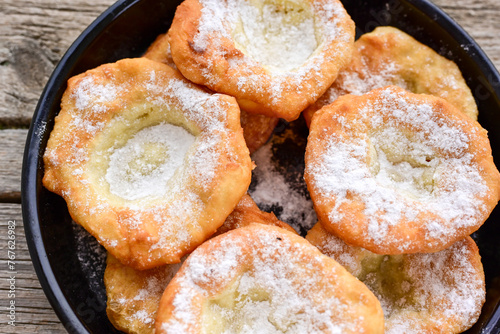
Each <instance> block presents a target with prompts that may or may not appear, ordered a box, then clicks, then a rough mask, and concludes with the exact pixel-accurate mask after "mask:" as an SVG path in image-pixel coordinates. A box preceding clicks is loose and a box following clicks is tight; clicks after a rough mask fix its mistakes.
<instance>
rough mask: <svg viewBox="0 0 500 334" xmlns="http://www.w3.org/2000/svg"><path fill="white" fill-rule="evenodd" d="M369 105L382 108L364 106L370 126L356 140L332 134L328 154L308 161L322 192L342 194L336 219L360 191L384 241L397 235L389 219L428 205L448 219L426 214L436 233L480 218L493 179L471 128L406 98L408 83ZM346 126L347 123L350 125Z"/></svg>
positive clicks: (377, 238) (372, 228)
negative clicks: (484, 172)
mask: <svg viewBox="0 0 500 334" xmlns="http://www.w3.org/2000/svg"><path fill="white" fill-rule="evenodd" d="M365 108H367V110H368V109H370V110H371V109H374V110H377V111H378V114H375V115H374V114H370V117H371V118H370V119H369V120H368V119H367V118H366V117H367V116H366V112H365V111H363V110H361V111H360V112H359V117H360V121H361V122H366V123H369V127H371V129H372V130H370V132H371V134H370V135H368V134H367V133H363V134H356V135H355V136H354V137H352V140H350V141H349V142H346V141H344V140H343V139H341V138H337V137H336V136H335V134H333V135H331V136H330V137H329V138H328V139H327V140H326V141H325V143H324V145H325V146H326V149H325V153H324V156H323V157H322V158H321V161H320V162H319V163H318V164H317V165H313V166H307V169H308V170H309V172H310V173H311V175H312V179H313V181H312V182H313V183H314V185H315V187H317V189H318V191H319V192H320V193H322V196H324V197H328V196H332V195H333V196H335V197H336V201H335V207H334V209H333V210H332V211H331V212H330V213H329V218H330V220H331V222H333V223H337V222H339V221H340V220H341V219H342V218H343V215H344V213H343V212H341V211H339V208H340V205H341V204H342V203H344V202H346V201H349V199H348V198H349V196H356V197H357V198H358V199H359V200H360V201H361V202H362V203H363V205H364V214H365V216H366V219H367V221H368V230H369V231H368V237H369V238H370V239H372V240H373V241H374V242H376V243H380V244H382V243H384V242H386V241H387V238H390V236H389V235H388V234H387V233H388V228H389V227H390V226H393V225H395V224H398V222H400V221H401V220H402V219H403V218H406V219H408V220H413V219H415V217H417V216H418V214H420V213H421V212H423V211H424V210H427V211H430V212H432V213H434V214H436V215H437V216H439V217H442V219H444V220H445V221H447V222H449V224H442V223H439V222H435V221H433V220H428V221H426V222H424V226H423V228H424V229H425V230H426V231H427V232H426V233H427V237H429V238H440V237H442V236H446V235H454V233H455V230H456V229H457V228H459V227H464V226H473V225H475V224H477V216H478V215H479V214H480V212H481V211H482V210H483V209H484V208H483V204H482V202H481V200H480V198H481V197H483V196H485V193H486V191H487V186H486V184H485V181H484V180H483V178H482V176H481V175H480V171H479V169H478V167H477V166H476V165H475V164H474V163H473V157H472V155H471V154H469V153H467V152H466V149H467V148H468V146H469V140H470V139H469V138H468V136H467V135H466V134H465V133H464V132H462V130H460V128H459V127H454V126H453V125H449V124H447V123H446V122H445V121H442V120H440V119H439V118H437V117H436V116H435V112H434V111H433V110H432V108H431V106H430V105H426V104H420V103H418V104H415V102H412V100H410V99H407V98H406V97H405V96H404V95H403V93H402V90H397V91H395V90H393V89H392V88H387V89H385V90H383V91H382V93H381V100H380V102H375V103H374V104H370V105H368V106H366V107H365ZM389 115H390V117H388V116H389ZM339 122H340V123H341V124H342V122H341V121H339ZM411 128H418V129H420V130H418V131H415V132H412V134H411V136H412V137H411V138H409V137H408V135H407V134H406V133H405V132H404V131H409V129H411ZM344 129H347V131H348V125H346V126H345V127H344ZM402 129H403V130H402ZM404 129H406V130H404ZM388 152H390V154H391V155H392V156H391V157H390V158H389V159H388V158H387V154H388ZM443 152H444V153H443ZM445 155H448V156H449V157H448V158H445V157H444V156H445ZM369 156H372V157H373V156H375V158H374V159H372V160H373V161H375V162H374V163H372V165H371V166H368V165H367V164H366V162H365V161H367V160H366V159H367V158H366V157H369ZM368 160H370V159H368ZM377 164H378V165H377ZM415 180H417V182H415ZM348 194H349V196H348ZM422 202H423V203H424V204H423V205H422V204H419V203H422ZM406 246H407V245H406V244H403V245H401V249H405V247H406Z"/></svg>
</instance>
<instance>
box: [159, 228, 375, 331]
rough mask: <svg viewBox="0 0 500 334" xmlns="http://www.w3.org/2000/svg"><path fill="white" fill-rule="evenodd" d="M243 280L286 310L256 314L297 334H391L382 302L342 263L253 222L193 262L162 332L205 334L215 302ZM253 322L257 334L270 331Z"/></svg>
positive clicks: (165, 300) (173, 295)
mask: <svg viewBox="0 0 500 334" xmlns="http://www.w3.org/2000/svg"><path fill="white" fill-rule="evenodd" d="M242 276H245V278H246V279H249V281H250V282H254V283H255V284H253V283H250V284H251V286H250V287H249V286H248V285H246V287H249V288H250V289H252V288H253V287H258V288H259V289H261V290H262V291H266V293H267V294H268V295H270V296H271V297H270V300H271V301H270V303H271V304H272V305H273V307H277V308H280V309H279V310H277V311H276V313H273V315H272V316H271V314H268V313H266V312H267V311H266V309H260V308H258V309H256V310H254V311H256V312H258V313H259V314H262V312H264V314H263V317H264V318H265V317H274V319H275V321H276V322H277V323H279V324H281V325H284V324H286V323H289V324H293V325H291V326H293V327H294V330H295V331H296V332H310V333H312V332H314V333H333V332H335V330H339V329H340V328H342V332H344V333H360V332H363V333H382V332H383V330H384V325H383V314H382V310H381V308H380V305H379V303H378V301H377V299H376V298H375V297H374V296H373V295H372V293H371V292H370V291H369V290H368V289H367V288H366V286H364V285H363V284H362V283H361V282H359V281H358V280H357V279H355V278H354V277H353V276H352V275H350V274H349V273H347V271H346V270H345V269H344V268H342V267H341V266H340V265H339V264H338V263H337V262H335V261H333V260H332V259H330V258H328V257H326V256H324V255H322V254H321V253H320V252H319V251H318V250H317V249H316V248H315V247H313V246H312V245H311V244H309V243H308V242H307V241H306V240H305V239H304V238H302V237H300V236H298V235H296V234H294V233H291V232H289V231H286V230H284V229H281V228H278V227H273V226H264V225H262V224H250V225H249V226H246V227H243V228H239V229H236V230H233V231H230V232H227V233H224V234H222V235H220V236H218V237H215V238H213V239H211V240H209V241H207V242H206V243H204V244H203V245H201V246H200V247H198V248H197V249H196V250H195V251H194V252H193V253H192V254H191V255H190V256H189V258H188V259H187V260H186V261H185V262H184V264H183V266H182V267H181V269H180V270H179V272H178V273H177V275H176V276H175V277H174V279H173V280H172V281H171V283H170V284H169V286H168V287H167V289H166V290H165V293H164V294H163V297H162V299H161V302H160V308H159V310H158V317H157V319H156V333H178V332H183V333H201V332H203V326H204V321H205V320H207V319H206V318H204V317H205V316H207V315H206V314H204V312H205V311H206V310H207V309H206V307H207V303H208V302H209V301H210V300H211V299H213V298H216V297H217V296H218V295H220V294H223V293H226V292H227V289H228V288H229V286H231V285H234V282H235V281H238V280H240V279H242V278H241V277H242ZM249 281H248V280H247V281H246V282H247V283H248V282H249ZM240 282H241V281H240ZM240 284H242V283H240ZM285 287H286V288H285ZM235 302H237V301H236V300H235ZM228 304H231V302H228ZM228 312H231V311H229V310H228ZM249 312H251V311H249ZM270 312H271V313H272V311H270ZM242 316H243V315H242ZM253 316H255V314H253ZM208 320H210V319H208ZM247 324H249V326H250V327H249V328H247V330H248V329H249V330H251V331H252V332H255V333H257V332H259V328H260V327H259V326H260V325H262V323H259V322H257V323H256V322H252V321H250V322H249V323H247ZM253 326H255V327H253ZM284 326H287V325H284ZM281 330H283V329H281Z"/></svg>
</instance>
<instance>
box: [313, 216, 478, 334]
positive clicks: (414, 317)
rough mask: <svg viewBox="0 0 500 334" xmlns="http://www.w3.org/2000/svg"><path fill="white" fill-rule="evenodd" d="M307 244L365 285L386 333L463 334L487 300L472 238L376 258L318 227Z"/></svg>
mask: <svg viewBox="0 0 500 334" xmlns="http://www.w3.org/2000/svg"><path fill="white" fill-rule="evenodd" d="M306 239H307V240H308V241H309V242H310V243H312V244H313V245H315V246H316V247H318V249H319V250H320V251H321V252H322V253H323V254H325V255H328V256H330V257H331V258H333V259H334V260H336V261H337V262H339V263H340V264H341V265H343V266H344V268H346V269H347V271H349V272H350V273H351V274H353V275H354V276H356V277H357V278H358V279H360V280H361V281H362V282H363V283H365V284H366V285H367V286H368V288H370V290H371V291H372V292H373V293H374V294H375V296H377V298H378V299H379V300H380V303H381V304H382V308H383V310H384V316H385V332H386V333H387V334H400V333H407V334H409V333H422V334H424V333H425V334H432V333H436V334H437V333H440V334H445V333H449V334H452V333H461V332H463V331H465V330H467V329H468V328H470V327H471V326H472V325H473V324H474V323H475V322H476V321H477V319H478V317H479V314H480V313H481V307H482V305H483V303H484V300H485V295H486V292H485V285H484V272H483V266H482V264H481V257H480V255H479V250H478V248H477V246H476V244H475V243H474V240H472V238H470V237H466V238H465V239H462V240H460V241H457V242H455V243H454V244H453V245H452V246H451V247H449V248H447V249H445V250H442V251H440V252H437V253H429V254H403V255H378V254H375V253H372V252H370V251H368V250H365V249H363V248H361V247H354V246H349V245H348V244H346V243H345V242H344V241H342V240H341V239H340V238H337V237H336V236H334V235H333V234H331V233H328V232H327V231H326V230H325V229H324V228H323V226H322V225H321V224H320V223H318V224H316V225H315V226H314V227H313V228H312V229H311V230H310V231H309V232H308V234H307V237H306Z"/></svg>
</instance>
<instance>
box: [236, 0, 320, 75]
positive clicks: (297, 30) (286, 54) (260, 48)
mask: <svg viewBox="0 0 500 334" xmlns="http://www.w3.org/2000/svg"><path fill="white" fill-rule="evenodd" d="M240 2H241V4H240V6H241V10H240V11H239V12H238V13H239V19H238V21H237V24H236V26H235V28H234V30H233V38H234V40H235V42H236V47H237V48H238V49H240V50H241V51H242V52H243V53H245V54H246V55H247V56H249V57H251V58H252V59H253V60H255V61H257V62H258V63H260V64H261V65H262V66H264V67H266V68H267V69H268V70H270V71H271V72H287V71H290V70H293V69H295V68H298V67H300V66H301V65H302V64H303V63H304V62H305V61H306V60H307V59H308V58H309V56H311V54H312V53H313V52H314V50H316V48H317V46H318V42H317V40H316V35H315V26H314V18H313V15H312V11H311V8H309V7H308V6H307V4H306V3H300V2H298V1H283V0H281V1H280V0H273V1H264V2H262V3H256V2H254V1H240Z"/></svg>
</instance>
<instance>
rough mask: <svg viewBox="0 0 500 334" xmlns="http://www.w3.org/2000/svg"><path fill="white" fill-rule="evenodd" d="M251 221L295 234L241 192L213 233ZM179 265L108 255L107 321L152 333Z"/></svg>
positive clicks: (105, 276) (106, 275) (126, 329)
mask: <svg viewBox="0 0 500 334" xmlns="http://www.w3.org/2000/svg"><path fill="white" fill-rule="evenodd" d="M251 223H259V224H265V225H273V226H278V227H281V228H284V229H287V230H289V231H291V232H294V233H295V231H294V229H293V228H291V227H290V226H289V225H288V224H286V223H283V222H282V221H280V220H278V219H277V218H276V216H275V215H274V214H272V213H267V212H263V211H260V210H259V208H258V207H257V205H256V204H255V202H254V201H253V200H252V198H251V197H250V196H248V195H244V196H243V197H242V198H241V200H240V201H239V203H238V205H237V206H236V207H235V209H234V210H233V212H232V213H231V214H230V215H229V217H227V219H226V221H225V222H224V224H223V225H222V226H221V227H219V229H218V230H217V232H216V233H215V234H214V236H215V235H219V234H222V233H225V232H227V231H230V230H233V229H236V228H240V227H243V226H247V225H250V224H251ZM179 268H180V264H179V263H176V264H167V265H164V266H160V267H156V268H153V269H149V270H135V269H132V268H130V267H128V266H125V265H124V264H122V263H121V262H119V261H118V260H117V259H116V258H114V257H113V256H112V255H111V254H108V259H107V266H106V271H105V272H104V284H105V286H106V294H107V297H108V303H107V308H106V312H107V314H108V318H109V320H110V321H111V323H112V324H113V325H114V326H115V327H116V328H117V329H119V330H121V331H124V332H126V333H137V334H139V333H140V334H146V333H153V329H154V324H155V319H156V313H157V311H158V305H159V304H160V299H161V296H162V295H163V292H164V291H165V288H166V287H167V285H168V283H169V282H170V280H171V279H172V278H173V277H174V275H175V273H176V272H177V271H178V270H179Z"/></svg>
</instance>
